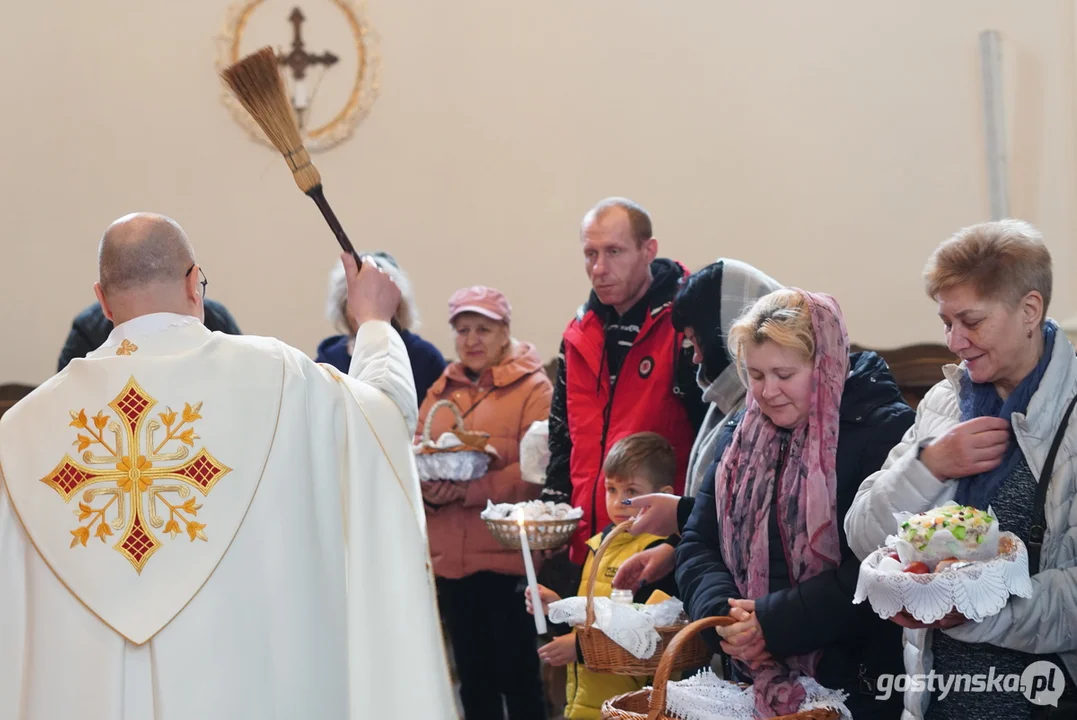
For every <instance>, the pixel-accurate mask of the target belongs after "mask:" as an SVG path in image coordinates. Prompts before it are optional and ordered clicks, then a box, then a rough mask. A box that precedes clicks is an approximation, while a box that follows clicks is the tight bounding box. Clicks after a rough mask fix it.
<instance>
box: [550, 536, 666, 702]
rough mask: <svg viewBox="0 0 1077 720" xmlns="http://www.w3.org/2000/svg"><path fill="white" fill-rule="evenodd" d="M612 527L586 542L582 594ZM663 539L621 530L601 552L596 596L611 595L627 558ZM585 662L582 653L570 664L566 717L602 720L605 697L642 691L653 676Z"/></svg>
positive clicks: (580, 592) (580, 593) (585, 589)
mask: <svg viewBox="0 0 1077 720" xmlns="http://www.w3.org/2000/svg"><path fill="white" fill-rule="evenodd" d="M610 529H612V526H610V528H607V529H606V530H605V531H603V532H601V533H599V534H598V535H595V536H594V537H593V538H591V539H590V540H588V541H587V547H588V548H589V550H590V551H589V552H588V553H587V560H586V562H584V565H583V578H582V580H581V581H580V589H579V591H578V594H579V595H580V597H584V596H586V595H587V579H588V578H589V577H591V568H592V566H593V564H594V559H595V552H596V551H597V550H598V546H599V545H601V544H602V540H603V539H604V538H605V537H606V534H607V533H608V532H609V530H610ZM663 541H664V538H660V537H658V536H657V535H640V536H638V537H633V536H631V535H629V534H628V533H622V534H620V535H618V536H617V537H616V538H614V539H613V542H612V543H611V544H610V546H609V547H608V548H606V552H605V553H603V555H602V562H601V564H600V565H599V568H598V578H597V579H596V580H595V597H596V598H597V597H609V596H610V594H611V591H612V590H613V578H614V576H615V575H616V574H617V571H618V570H619V569H620V567H621V564H622V563H624V561H625V560H627V559H628V558H630V557H632V556H633V555H635V554H637V553H639V552H642V551H644V550H646V549H648V548H650V547H654V546H655V545H658V544H660V543H661V542H663ZM582 661H583V657H582V656H581V657H580V662H578V663H573V664H571V665H569V666H568V685H567V687H566V693H565V694H566V701H567V704H566V706H565V717H566V718H570V719H571V720H600V719H601V717H602V712H601V711H602V703H604V702H605V701H606V700H609V699H610V698H612V697H616V696H618V695H622V694H624V693H627V692H633V691H635V690H639V689H641V688H644V687H646V686H647V685H648V684H649V683H650V678H646V677H632V676H629V675H607V674H605V673H596V672H591V671H590V670H588V669H587V668H586V667H584V664H583V662H582Z"/></svg>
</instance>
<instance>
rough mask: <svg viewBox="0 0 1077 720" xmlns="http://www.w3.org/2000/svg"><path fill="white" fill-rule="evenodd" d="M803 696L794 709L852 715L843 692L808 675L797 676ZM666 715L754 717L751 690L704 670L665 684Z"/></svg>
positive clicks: (709, 719) (693, 719)
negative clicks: (798, 706) (801, 701)
mask: <svg viewBox="0 0 1077 720" xmlns="http://www.w3.org/2000/svg"><path fill="white" fill-rule="evenodd" d="M798 682H799V683H800V685H801V686H802V687H803V688H804V692H805V698H804V702H803V703H801V705H800V708H799V709H798V712H804V711H806V710H819V709H823V708H826V709H830V710H835V711H837V712H839V713H841V716H842V717H843V718H845V719H846V720H852V714H851V713H850V712H849V709H848V708H847V707H845V699H846V698H847V697H848V695H846V693H844V692H842V691H840V690H828V689H827V688H825V687H823V686H822V685H820V684H819V683H817V682H816V681H815V680H814V679H812V678H810V677H801V678H799V679H798ZM666 714H668V715H671V716H672V717H676V718H682V719H683V720H755V690H754V689H753V688H752V687H750V686H749V687H746V688H742V687H740V686H739V685H736V684H735V683H731V682H729V681H728V680H722V679H721V678H719V677H718V676H716V675H715V674H714V673H712V672H709V671H707V670H704V671H702V672H700V673H699V674H697V675H693V676H692V677H690V678H688V679H686V680H681V681H680V682H671V683H668V684H667V685H666Z"/></svg>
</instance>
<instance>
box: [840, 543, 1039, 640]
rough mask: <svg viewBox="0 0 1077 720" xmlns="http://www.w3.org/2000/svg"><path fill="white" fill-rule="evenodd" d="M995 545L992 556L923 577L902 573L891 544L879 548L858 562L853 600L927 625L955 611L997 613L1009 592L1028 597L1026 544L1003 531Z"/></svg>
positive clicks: (972, 616) (979, 616) (977, 615)
mask: <svg viewBox="0 0 1077 720" xmlns="http://www.w3.org/2000/svg"><path fill="white" fill-rule="evenodd" d="M999 544H1000V548H1001V549H1002V552H1001V553H1000V554H999V555H997V556H996V557H994V558H992V559H990V560H985V561H982V562H972V563H968V564H961V565H958V566H955V567H953V568H950V569H948V570H946V571H945V572H941V573H931V574H924V575H917V574H914V573H907V572H902V571H901V569H900V563H898V562H897V561H895V560H894V559H893V558H890V557H889V554H890V553H891V552H893V548H892V547H884V548H880V549H878V550H876V551H875V552H873V553H872V554H871V555H868V556H867V558H865V559H864V562H863V563H861V565H860V577H859V578H858V579H857V583H856V594H855V595H854V596H853V603H854V604H857V603H862V602H864V600H868V601H870V602H871V608H872V610H874V611H875V612H876V614H878V615H879V616H880V617H882V618H891V617H893V616H894V615H896V614H897V613H898V612H900V611H901V610H905V611H907V612H908V613H909V614H910V615H912V616H913V617H914V618H916V619H917V620H919V621H920V622H922V623H928V624H930V623H933V622H937V621H938V620H940V619H942V618H943V617H944V616H945V615H946V614H947V613H949V612H950V611H951V610H955V609H956V610H957V611H958V612H960V613H961V614H962V615H964V616H965V617H967V618H968V619H969V620H973V621H975V622H979V621H981V620H983V619H984V618H986V617H991V616H992V615H997V614H998V613H999V612H1001V611H1002V608H1004V607H1005V606H1006V603H1007V602H1009V599H1010V595H1017V596H1018V597H1023V598H1028V597H1032V580H1031V579H1030V578H1029V576H1028V551H1027V550H1026V549H1025V546H1024V543H1022V542H1021V540H1020V539H1019V538H1018V537H1017V536H1016V535H1014V534H1013V533H1009V532H1004V533H1002V534H1001V536H1000V539H999Z"/></svg>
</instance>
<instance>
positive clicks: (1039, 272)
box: [924, 219, 1052, 322]
mask: <svg viewBox="0 0 1077 720" xmlns="http://www.w3.org/2000/svg"><path fill="white" fill-rule="evenodd" d="M1051 282H1052V273H1051V253H1050V252H1048V250H1047V246H1046V245H1044V244H1043V235H1042V234H1040V231H1039V230H1037V229H1036V228H1034V227H1032V225H1030V224H1029V223H1027V222H1025V221H1023V220H1010V219H1008V220H998V221H994V222H986V223H980V224H979V225H971V226H969V227H966V228H962V229H961V230H958V231H957V232H956V233H955V234H954V236H953V237H951V238H950V239H949V240H947V241H945V242H944V243H942V244H941V245H939V247H938V248H936V250H935V252H933V253H931V257H930V258H928V261H927V265H926V266H925V267H924V287H925V289H926V290H927V294H928V296H930V297H931V298H932V299H938V296H939V293H941V292H942V291H944V290H948V289H950V288H953V287H956V286H958V285H966V284H968V285H970V286H971V287H972V288H973V289H974V290H975V291H976V293H977V294H978V295H979V296H980V297H982V298H988V299H992V300H1001V301H1003V302H1006V303H1009V304H1010V305H1017V303H1019V302H1020V301H1021V298H1023V297H1024V296H1025V295H1027V294H1028V293H1030V292H1032V291H1033V290H1035V291H1037V292H1039V294H1040V295H1042V296H1043V318H1041V320H1040V321H1041V322H1043V320H1044V319H1046V317H1047V306H1048V305H1050V304H1051Z"/></svg>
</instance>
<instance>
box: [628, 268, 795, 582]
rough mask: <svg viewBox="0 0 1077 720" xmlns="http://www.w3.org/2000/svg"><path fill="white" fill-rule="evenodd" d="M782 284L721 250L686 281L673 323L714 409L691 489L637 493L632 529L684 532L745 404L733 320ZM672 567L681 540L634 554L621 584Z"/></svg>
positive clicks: (693, 458) (692, 459)
mask: <svg viewBox="0 0 1077 720" xmlns="http://www.w3.org/2000/svg"><path fill="white" fill-rule="evenodd" d="M782 287H783V286H782V284H781V283H779V282H778V281H777V280H775V279H774V278H772V277H770V276H769V275H767V274H766V273H764V272H762V271H760V270H758V269H757V268H755V267H753V266H751V265H749V264H748V263H744V262H741V261H740V260H733V259H730V258H719V259H718V260H717V261H716V262H713V263H711V264H710V265H707V266H706V267H704V268H702V269H700V270H698V271H696V272H694V273H692V274H691V275H690V276H688V277H687V278H685V279H684V280H682V281H681V287H680V289H679V290H678V292H677V295H676V297H675V298H674V300H673V315H672V321H673V327H674V329H676V330H677V331H678V332H683V333H684V336H685V339H686V340H687V341H688V342H690V343H692V346H693V348H694V349H695V356H694V358H693V361H694V362H695V363H696V366H697V369H696V382H697V383H699V387H700V388H701V389H702V390H703V401H704V402H706V403H708V406H707V414H706V416H705V417H704V418H703V425H702V426H701V427H700V428H699V432H698V433H697V434H696V439H695V443H694V444H693V445H692V453H691V454H690V455H689V456H688V474H687V478H686V480H685V485H684V497H677V496H675V495H658V494H655V495H644V496H641V497H638V498H635V499H633V500H632V501H631V502H632V505H633V507H642V508H643V510H642V511H641V513H640V515H638V516H637V522H636V525H635V526H634V527H633V528H632V530H631V531H630V532H632V533H633V534H639V533H644V532H646V533H654V534H659V535H661V536H663V537H664V536H668V535H679V534H680V531H681V530H682V529H683V528H684V525H685V523H686V522H687V521H688V517H689V516H690V515H691V514H692V507H693V505H694V502H695V496H696V493H697V492H698V491H699V488H700V486H701V485H702V484H703V479H704V476H705V475H706V472H707V468H709V467H710V465H711V463H712V462H713V461H714V449H715V446H716V444H717V442H718V435H719V432H720V431H721V429H722V426H723V425H725V424H726V423H728V422H730V421H731V420H732V419H733V417H734V416H735V415H736V414H737V413H738V412H740V411H741V410H743V409H744V402H745V401H744V395H745V388H744V384H743V383H742V382H741V380H740V378H739V377H738V376H737V368H736V366H735V365H734V364H733V359H732V357H731V356H730V354H729V349H728V348H727V347H726V336H727V334H728V332H729V328H730V327H731V326H732V325H733V323H734V322H735V321H736V319H737V318H738V317H740V316H741V314H743V313H744V312H745V311H746V310H747V309H748V308H750V307H751V306H752V305H754V304H755V301H756V300H758V299H759V298H761V297H763V296H765V295H769V294H770V293H771V292H773V291H775V290H778V289H780V288H782ZM672 569H673V546H672V545H665V546H660V547H657V548H653V549H652V550H648V551H646V552H642V553H639V554H638V555H635V556H634V557H633V558H632V559H631V560H630V561H629V562H626V563H625V564H624V566H622V568H621V572H620V573H619V574H618V576H617V578H615V579H614V582H613V584H614V587H629V585H630V584H636V583H638V582H639V581H640V580H641V579H642V578H643V577H645V576H646V577H658V575H655V573H661V572H663V571H664V572H666V573H668V572H670V571H672Z"/></svg>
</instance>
